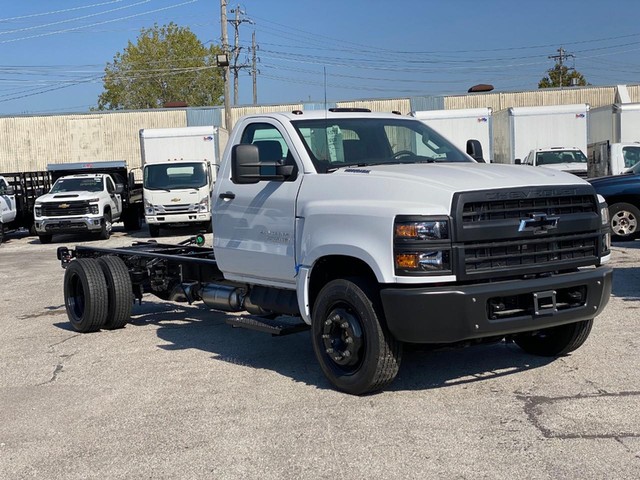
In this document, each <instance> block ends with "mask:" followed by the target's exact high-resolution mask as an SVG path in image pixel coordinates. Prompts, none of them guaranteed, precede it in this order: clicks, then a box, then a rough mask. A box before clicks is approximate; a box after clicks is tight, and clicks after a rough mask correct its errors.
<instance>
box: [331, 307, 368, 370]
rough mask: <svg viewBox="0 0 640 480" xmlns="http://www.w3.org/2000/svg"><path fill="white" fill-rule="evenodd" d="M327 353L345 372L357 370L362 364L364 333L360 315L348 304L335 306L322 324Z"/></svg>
mask: <svg viewBox="0 0 640 480" xmlns="http://www.w3.org/2000/svg"><path fill="white" fill-rule="evenodd" d="M322 343H323V347H324V351H325V354H326V355H327V357H328V358H329V359H331V361H332V362H333V364H334V365H335V366H336V367H337V368H338V369H340V370H342V371H344V372H345V373H352V372H355V371H356V370H357V369H358V368H359V367H360V365H361V364H362V360H363V356H364V355H363V354H364V349H363V345H364V334H363V329H362V324H361V321H360V318H359V316H358V315H357V314H356V313H355V312H354V311H353V309H351V308H350V307H349V306H346V305H336V306H334V307H333V308H332V309H331V310H330V312H329V314H328V315H327V316H326V319H325V321H324V324H323V325H322Z"/></svg>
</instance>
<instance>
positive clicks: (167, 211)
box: [162, 203, 198, 215]
mask: <svg viewBox="0 0 640 480" xmlns="http://www.w3.org/2000/svg"><path fill="white" fill-rule="evenodd" d="M162 208H163V209H164V212H162V214H164V215H179V214H182V213H194V212H197V211H198V205H197V204H189V203H184V204H173V205H162Z"/></svg>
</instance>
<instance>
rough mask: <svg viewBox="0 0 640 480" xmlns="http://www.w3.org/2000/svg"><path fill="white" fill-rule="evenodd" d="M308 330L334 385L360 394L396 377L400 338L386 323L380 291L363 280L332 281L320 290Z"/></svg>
mask: <svg viewBox="0 0 640 480" xmlns="http://www.w3.org/2000/svg"><path fill="white" fill-rule="evenodd" d="M311 332H312V334H311V335H312V342H313V349H314V352H315V354H316V358H317V359H318V362H319V363H320V368H321V369H322V371H323V373H324V374H325V376H326V377H327V378H328V380H329V381H330V382H331V383H332V384H333V385H334V386H335V387H336V388H337V389H338V390H342V391H344V392H347V393H350V394H354V395H361V394H364V393H369V392H374V391H376V390H381V389H382V388H384V387H385V386H386V385H388V384H389V383H391V382H392V381H393V379H394V378H395V377H396V375H397V373H398V369H399V367H400V361H401V358H402V343H401V342H398V341H397V340H396V339H395V338H394V337H393V336H392V335H391V333H390V332H389V331H388V329H387V327H386V325H385V321H384V314H383V313H382V308H381V306H380V304H379V296H378V292H377V291H376V289H375V288H373V286H371V285H370V284H369V283H368V282H365V281H364V280H363V279H338V280H332V281H330V282H329V283H327V284H326V285H325V286H324V287H323V288H322V290H320V293H319V294H318V297H317V298H316V301H315V304H314V306H313V313H312V321H311Z"/></svg>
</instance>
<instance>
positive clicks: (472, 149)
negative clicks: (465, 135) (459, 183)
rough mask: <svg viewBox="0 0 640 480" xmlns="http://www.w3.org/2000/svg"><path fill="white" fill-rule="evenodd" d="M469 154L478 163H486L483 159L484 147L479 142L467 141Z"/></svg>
mask: <svg viewBox="0 0 640 480" xmlns="http://www.w3.org/2000/svg"><path fill="white" fill-rule="evenodd" d="M467 154H468V155H469V156H470V157H471V158H473V159H474V160H475V161H476V162H482V163H484V162H485V160H484V158H483V157H482V145H481V144H480V142H479V141H478V140H467Z"/></svg>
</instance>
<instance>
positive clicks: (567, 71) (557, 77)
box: [538, 64, 588, 88]
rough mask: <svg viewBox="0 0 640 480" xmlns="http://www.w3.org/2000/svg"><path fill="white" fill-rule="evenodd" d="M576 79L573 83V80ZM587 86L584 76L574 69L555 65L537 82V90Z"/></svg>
mask: <svg viewBox="0 0 640 480" xmlns="http://www.w3.org/2000/svg"><path fill="white" fill-rule="evenodd" d="M574 78H575V79H576V80H575V81H574V80H573V79H574ZM575 85H578V86H584V85H588V83H587V81H586V80H585V78H584V76H583V75H582V74H581V73H580V72H578V71H577V70H576V69H574V68H569V67H567V66H566V65H560V64H556V66H555V67H553V69H551V70H549V74H548V75H547V76H546V77H544V78H543V79H542V80H540V82H538V88H553V87H571V86H575Z"/></svg>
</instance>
